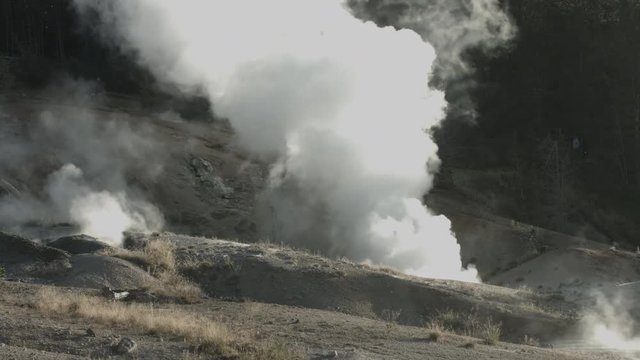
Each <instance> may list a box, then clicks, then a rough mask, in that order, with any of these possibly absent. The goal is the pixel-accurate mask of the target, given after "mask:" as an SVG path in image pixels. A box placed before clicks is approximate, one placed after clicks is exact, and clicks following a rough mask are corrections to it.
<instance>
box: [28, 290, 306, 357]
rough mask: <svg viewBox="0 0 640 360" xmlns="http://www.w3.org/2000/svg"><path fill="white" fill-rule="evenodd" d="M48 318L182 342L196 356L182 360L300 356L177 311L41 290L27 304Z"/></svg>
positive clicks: (278, 345) (188, 313)
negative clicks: (82, 321) (193, 349)
mask: <svg viewBox="0 0 640 360" xmlns="http://www.w3.org/2000/svg"><path fill="white" fill-rule="evenodd" d="M31 305H32V306H33V307H34V308H36V309H37V310H39V311H40V312H42V313H43V314H45V315H48V316H63V317H71V318H81V319H86V320H90V321H92V322H94V323H98V324H102V325H106V326H123V327H126V328H128V329H130V330H132V331H135V332H142V333H146V334H162V335H167V336H175V337H178V338H180V339H184V340H185V341H186V342H189V343H191V344H193V345H195V346H196V349H197V351H196V353H194V354H191V353H185V354H184V358H189V359H191V358H193V359H197V358H201V355H204V358H207V359H208V358H211V356H216V358H218V357H220V358H225V359H226V358H233V359H238V360H249V359H252V360H297V359H303V355H302V354H301V353H300V352H297V351H293V350H291V349H290V348H288V347H287V345H286V344H285V343H282V342H279V341H272V342H263V343H255V342H250V341H247V340H246V339H245V338H243V337H240V336H239V335H234V334H232V333H231V332H230V331H229V330H228V329H227V328H226V327H225V326H224V324H219V323H216V322H214V321H211V320H209V319H207V318H205V317H203V316H201V315H198V314H196V313H190V312H186V311H183V310H180V309H177V308H162V309H161V308H155V307H153V306H152V305H148V304H136V303H122V302H117V301H108V300H105V299H103V298H101V297H96V296H87V295H83V294H78V293H74V292H70V291H64V290H60V289H55V288H43V289H41V290H40V291H39V292H38V293H37V294H36V296H35V300H34V301H33V303H32V304H31Z"/></svg>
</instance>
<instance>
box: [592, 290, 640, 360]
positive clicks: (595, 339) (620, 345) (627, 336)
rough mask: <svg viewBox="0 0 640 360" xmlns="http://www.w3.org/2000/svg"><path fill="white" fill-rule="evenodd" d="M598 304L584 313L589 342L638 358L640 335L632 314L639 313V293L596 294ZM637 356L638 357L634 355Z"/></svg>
mask: <svg viewBox="0 0 640 360" xmlns="http://www.w3.org/2000/svg"><path fill="white" fill-rule="evenodd" d="M593 296H594V298H595V306H593V307H591V308H590V309H589V311H588V312H587V313H586V314H585V315H584V317H583V320H582V326H583V330H584V334H583V338H584V339H585V340H586V342H587V343H588V344H590V345H592V346H593V345H595V346H598V347H600V348H603V349H607V350H613V351H617V352H620V353H623V354H627V355H628V356H629V357H630V358H631V359H638V354H640V336H639V335H638V334H639V329H638V324H636V322H635V321H634V316H633V314H636V313H637V310H638V308H637V306H636V304H635V303H634V299H635V298H636V297H637V292H636V293H633V292H632V293H631V294H630V293H623V292H619V293H614V294H604V293H601V292H597V293H595V294H594V295H593ZM634 355H635V356H634Z"/></svg>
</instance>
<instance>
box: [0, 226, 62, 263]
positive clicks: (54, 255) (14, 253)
mask: <svg viewBox="0 0 640 360" xmlns="http://www.w3.org/2000/svg"><path fill="white" fill-rule="evenodd" d="M67 258H69V254H67V253H66V252H64V251H62V250H59V249H54V248H51V247H48V246H43V245H41V244H38V243H36V242H34V241H31V240H28V239H25V238H23V237H20V236H15V235H10V234H5V233H0V263H4V264H19V263H23V262H33V261H42V262H51V261H55V260H65V259H67Z"/></svg>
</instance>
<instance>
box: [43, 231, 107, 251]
mask: <svg viewBox="0 0 640 360" xmlns="http://www.w3.org/2000/svg"><path fill="white" fill-rule="evenodd" d="M47 246H49V247H53V248H56V249H60V250H64V251H66V252H68V253H69V254H73V255H78V254H95V253H97V252H99V251H102V250H106V249H108V248H110V247H111V246H109V245H108V244H105V243H103V242H101V241H99V240H98V239H96V238H94V237H91V236H87V235H72V236H65V237H61V238H59V239H57V240H54V241H51V242H49V243H47Z"/></svg>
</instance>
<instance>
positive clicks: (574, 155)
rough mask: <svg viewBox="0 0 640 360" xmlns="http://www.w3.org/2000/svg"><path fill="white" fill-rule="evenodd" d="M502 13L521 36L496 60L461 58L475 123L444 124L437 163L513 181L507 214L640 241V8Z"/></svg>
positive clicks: (541, 3) (633, 1)
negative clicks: (466, 63) (468, 68)
mask: <svg viewBox="0 0 640 360" xmlns="http://www.w3.org/2000/svg"><path fill="white" fill-rule="evenodd" d="M505 6H506V8H507V9H508V11H509V12H510V13H511V15H512V16H513V18H514V21H515V22H516V23H517V25H518V31H519V35H518V38H517V40H516V42H515V43H514V44H513V46H512V47H511V49H510V51H507V52H505V53H503V54H501V55H500V56H498V57H493V56H487V55H486V54H483V53H482V52H480V51H476V52H474V51H473V50H471V51H470V52H469V54H468V57H469V59H470V62H471V63H472V64H473V67H474V68H475V83H474V85H473V86H471V87H470V92H471V99H472V102H473V103H474V104H475V106H476V107H477V108H476V109H477V114H478V117H477V118H476V119H474V122H473V124H472V123H470V122H469V121H465V120H468V119H459V118H458V119H455V118H452V119H449V120H450V121H447V122H445V126H444V128H443V129H442V130H441V131H440V132H439V133H438V138H439V139H440V140H441V141H440V145H441V147H442V155H443V157H444V158H445V162H444V163H445V164H448V165H449V166H451V167H454V168H456V167H457V168H477V169H486V170H497V169H499V170H501V171H504V172H505V173H507V174H511V176H512V177H511V178H510V179H509V180H508V181H506V183H507V184H508V185H506V186H503V187H502V188H500V194H501V195H502V196H503V197H507V198H509V200H510V201H508V202H507V203H509V204H510V205H509V206H506V207H505V208H503V209H497V210H499V211H502V212H504V213H505V214H508V215H511V216H515V217H517V218H520V219H522V220H525V221H529V222H533V223H538V224H540V225H544V226H549V227H552V228H557V229H560V230H565V231H572V229H571V227H572V224H590V225H591V226H592V227H594V228H596V229H597V230H598V231H600V232H601V233H603V234H604V235H606V236H607V237H608V238H609V239H610V240H611V241H618V242H627V243H632V244H638V243H640V229H638V228H637V226H636V222H637V221H638V220H640V1H638V0H598V1H590V0H563V1H556V0H553V1H552V0H518V1H516V0H513V1H509V2H506V3H505ZM455 86H456V84H455V83H452V84H447V87H455ZM450 93H452V92H449V91H448V92H447V94H450ZM463 100H465V99H461V100H460V101H463ZM449 101H450V102H452V103H454V104H455V103H456V101H458V99H456V98H455V97H449ZM574 228H575V226H574ZM573 231H577V230H576V229H573Z"/></svg>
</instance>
